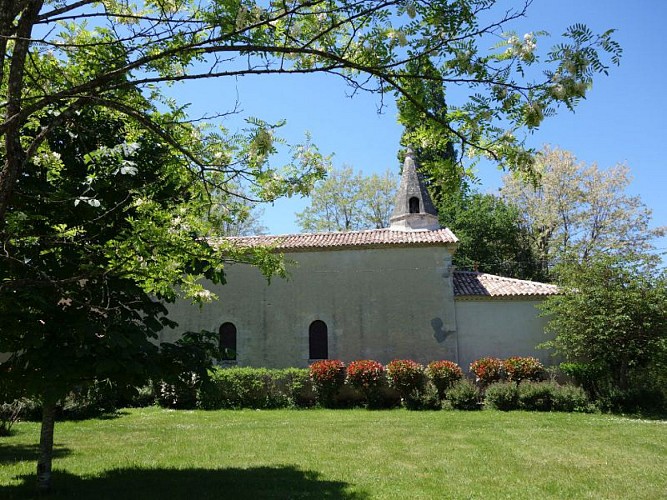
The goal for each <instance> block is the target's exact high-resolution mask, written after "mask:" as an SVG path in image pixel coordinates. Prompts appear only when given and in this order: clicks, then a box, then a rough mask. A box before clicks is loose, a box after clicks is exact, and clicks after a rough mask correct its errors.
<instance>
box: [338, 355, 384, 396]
mask: <svg viewBox="0 0 667 500" xmlns="http://www.w3.org/2000/svg"><path fill="white" fill-rule="evenodd" d="M347 381H348V383H349V384H350V385H351V386H352V387H354V388H355V389H357V390H358V391H360V392H361V393H362V394H363V395H364V396H365V397H366V400H367V402H368V404H369V406H376V405H379V403H380V401H381V399H382V397H381V395H380V390H381V388H382V386H383V385H384V384H385V383H386V382H387V376H386V372H385V368H384V366H383V365H382V363H380V362H378V361H374V360H372V359H362V360H359V361H352V362H351V363H350V364H349V365H348V366H347Z"/></svg>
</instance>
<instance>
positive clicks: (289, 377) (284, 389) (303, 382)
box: [274, 368, 317, 408]
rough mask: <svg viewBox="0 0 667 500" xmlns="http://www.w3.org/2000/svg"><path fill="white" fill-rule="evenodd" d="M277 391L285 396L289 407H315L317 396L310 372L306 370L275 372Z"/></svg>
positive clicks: (290, 369)
mask: <svg viewBox="0 0 667 500" xmlns="http://www.w3.org/2000/svg"><path fill="white" fill-rule="evenodd" d="M274 384H275V387H276V390H277V391H278V392H279V393H281V394H284V395H285V398H286V402H287V405H288V406H290V407H294V408H306V407H309V406H314V405H315V404H316V402H317V396H316V394H315V391H314V389H313V383H312V382H311V380H310V376H309V373H308V370H307V369H305V368H285V369H283V370H274Z"/></svg>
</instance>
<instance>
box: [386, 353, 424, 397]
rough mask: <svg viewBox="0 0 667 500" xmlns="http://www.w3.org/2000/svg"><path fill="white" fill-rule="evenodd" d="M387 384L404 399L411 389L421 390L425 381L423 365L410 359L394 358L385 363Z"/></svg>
mask: <svg viewBox="0 0 667 500" xmlns="http://www.w3.org/2000/svg"><path fill="white" fill-rule="evenodd" d="M387 375H388V378H389V386H390V387H392V388H394V389H396V390H397V391H398V393H399V394H400V395H401V398H403V399H406V398H408V397H409V396H410V394H411V393H412V392H413V391H422V390H423V389H424V385H425V383H426V377H425V375H424V367H423V366H422V365H420V364H419V363H417V362H416V361H412V360H411V359H395V360H394V361H392V362H390V363H389V364H388V365H387Z"/></svg>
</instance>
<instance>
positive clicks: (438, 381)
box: [426, 361, 463, 400]
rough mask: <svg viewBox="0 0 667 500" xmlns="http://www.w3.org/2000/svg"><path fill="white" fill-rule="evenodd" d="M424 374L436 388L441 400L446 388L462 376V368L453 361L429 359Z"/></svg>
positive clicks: (443, 397)
mask: <svg viewBox="0 0 667 500" xmlns="http://www.w3.org/2000/svg"><path fill="white" fill-rule="evenodd" d="M426 375H427V376H428V378H429V379H431V381H432V382H433V384H434V385H435V387H436V388H437V389H438V397H439V398H440V399H441V400H442V399H445V394H446V393H447V390H448V389H449V388H450V387H451V386H452V385H453V384H454V383H456V382H458V381H459V380H461V378H463V370H461V367H460V366H459V365H457V364H456V363H454V362H453V361H431V362H430V363H429V364H428V366H427V367H426Z"/></svg>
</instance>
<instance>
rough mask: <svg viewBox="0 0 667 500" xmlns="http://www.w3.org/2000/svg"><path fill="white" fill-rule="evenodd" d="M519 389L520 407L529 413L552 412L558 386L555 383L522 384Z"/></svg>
mask: <svg viewBox="0 0 667 500" xmlns="http://www.w3.org/2000/svg"><path fill="white" fill-rule="evenodd" d="M518 389H519V407H520V408H521V409H522V410H528V411H551V410H552V408H553V400H554V394H555V393H556V391H558V385H556V384H555V383H553V382H529V381H528V382H522V383H521V384H519V386H518Z"/></svg>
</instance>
